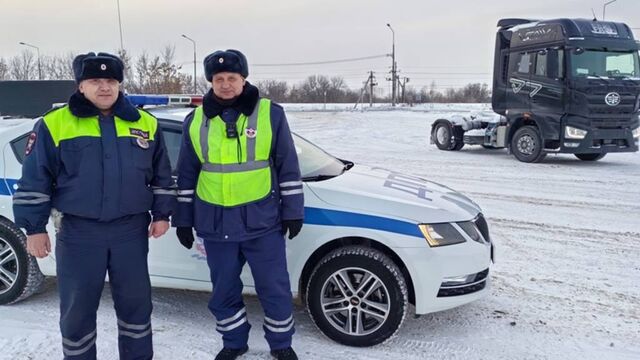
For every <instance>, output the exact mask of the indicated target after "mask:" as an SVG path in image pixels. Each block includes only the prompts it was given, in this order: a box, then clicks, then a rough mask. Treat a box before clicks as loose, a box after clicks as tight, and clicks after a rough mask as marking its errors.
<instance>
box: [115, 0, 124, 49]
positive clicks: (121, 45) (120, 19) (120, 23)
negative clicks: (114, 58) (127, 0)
mask: <svg viewBox="0 0 640 360" xmlns="http://www.w3.org/2000/svg"><path fill="white" fill-rule="evenodd" d="M116 2H117V4H118V28H119V29H120V51H124V44H123V42H122V17H121V16H120V0H116Z"/></svg>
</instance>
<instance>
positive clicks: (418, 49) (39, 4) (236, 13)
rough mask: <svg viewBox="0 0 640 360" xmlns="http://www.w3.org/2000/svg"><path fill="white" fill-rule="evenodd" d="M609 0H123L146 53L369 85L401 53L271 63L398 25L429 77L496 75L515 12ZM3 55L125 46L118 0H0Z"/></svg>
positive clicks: (376, 40)
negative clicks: (231, 58)
mask: <svg viewBox="0 0 640 360" xmlns="http://www.w3.org/2000/svg"><path fill="white" fill-rule="evenodd" d="M604 2H605V1H604V0H530V1H522V0H511V1H507V0H441V1H434V0H385V1H380V0H316V1H306V0H272V1H258V0H235V1H233V0H229V1H218V0H209V1H198V0H176V1H158V0H156V1H151V0H120V11H121V15H122V29H123V37H124V41H123V42H124V47H125V49H127V51H129V52H130V53H131V54H133V55H134V56H136V55H139V54H140V53H141V52H142V51H147V52H149V53H151V54H155V53H158V52H159V51H160V50H161V49H162V48H163V47H164V46H166V45H174V46H175V51H176V62H177V63H179V64H180V65H183V66H184V67H183V70H184V71H188V72H189V73H192V69H193V65H192V64H193V63H192V61H193V47H192V44H191V43H190V42H188V41H187V40H185V39H183V38H181V37H180V35H181V34H186V35H187V36H190V37H191V38H193V39H194V40H195V41H196V43H197V60H198V67H197V71H198V74H199V76H201V75H202V65H201V61H202V59H203V58H204V56H205V55H207V54H208V53H210V52H212V51H214V50H216V49H221V48H236V49H239V50H241V51H242V52H244V53H245V54H246V55H247V57H248V59H249V64H250V69H249V72H250V75H249V80H250V81H254V82H257V81H259V80H262V79H274V78H275V79H281V80H286V81H288V82H290V83H296V82H299V81H300V80H301V79H303V78H304V77H306V76H307V75H310V74H326V75H340V76H343V77H344V78H345V80H347V82H348V84H349V85H350V86H352V87H354V88H355V87H358V86H360V85H359V84H361V83H362V81H364V80H366V77H367V73H368V71H369V70H373V71H374V72H375V75H376V77H377V79H378V83H379V84H380V85H381V87H388V86H389V85H388V83H387V82H385V81H384V78H385V76H386V73H387V72H388V71H389V69H390V65H391V60H390V58H378V59H370V60H366V61H358V62H346V63H338V64H328V65H314V66H277V67H265V66H258V65H259V64H285V63H300V62H316V61H325V60H339V59H350V58H359V57H367V56H373V55H381V54H387V53H390V52H391V40H392V33H391V31H390V30H389V28H387V26H386V24H387V23H390V24H391V26H392V27H393V29H394V31H395V40H396V54H397V63H398V69H399V70H400V71H401V76H407V77H409V78H410V79H411V80H410V82H409V84H411V85H413V86H415V87H417V88H420V87H422V86H424V85H429V84H430V83H431V82H432V81H435V82H436V84H437V85H438V86H439V87H441V88H445V87H448V86H449V85H455V86H459V85H461V84H465V83H468V82H473V81H476V82H487V83H490V79H491V72H492V61H493V46H494V40H495V31H496V23H497V21H498V19H500V18H505V17H520V18H541V19H547V18H557V17H582V18H592V17H593V15H592V12H591V9H592V8H593V9H594V11H595V12H596V15H597V16H598V18H601V17H602V7H603V4H604ZM0 5H1V7H0V33H1V34H2V36H1V37H0V49H2V52H0V57H4V58H8V57H11V56H14V55H16V54H19V53H20V52H21V51H23V50H25V49H26V48H25V47H23V46H20V45H18V42H20V41H23V42H27V43H31V44H33V45H36V46H39V47H40V53H41V55H43V56H44V55H54V54H55V55H61V54H64V53H67V52H70V51H71V52H74V53H78V52H87V51H109V52H115V51H116V50H117V49H118V48H119V47H120V37H119V31H118V12H117V0H76V1H73V0H31V1H17V0H0ZM606 19H608V20H615V21H622V22H626V23H627V24H629V25H630V26H631V27H634V28H639V29H638V30H636V33H638V34H640V0H617V2H615V3H613V4H610V5H608V6H607V9H606Z"/></svg>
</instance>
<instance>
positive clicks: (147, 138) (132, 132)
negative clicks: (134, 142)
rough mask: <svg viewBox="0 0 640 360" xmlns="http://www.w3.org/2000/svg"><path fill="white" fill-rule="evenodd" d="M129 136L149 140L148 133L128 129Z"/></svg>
mask: <svg viewBox="0 0 640 360" xmlns="http://www.w3.org/2000/svg"><path fill="white" fill-rule="evenodd" d="M129 134H131V135H133V136H138V137H141V138H143V139H146V140H149V132H148V131H144V130H140V129H134V128H130V129H129Z"/></svg>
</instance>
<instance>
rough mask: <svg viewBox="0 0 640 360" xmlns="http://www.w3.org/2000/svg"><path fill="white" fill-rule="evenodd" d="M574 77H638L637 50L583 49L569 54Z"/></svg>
mask: <svg viewBox="0 0 640 360" xmlns="http://www.w3.org/2000/svg"><path fill="white" fill-rule="evenodd" d="M571 73H572V75H573V76H574V77H588V76H595V77H606V78H640V65H639V61H638V52H637V51H632V52H631V51H628V52H616V51H599V50H585V51H583V52H582V53H578V54H577V53H576V52H573V53H572V54H571Z"/></svg>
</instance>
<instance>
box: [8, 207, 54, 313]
mask: <svg viewBox="0 0 640 360" xmlns="http://www.w3.org/2000/svg"><path fill="white" fill-rule="evenodd" d="M43 283H44V275H42V273H41V272H40V268H39V267H38V263H37V261H36V258H35V257H33V256H31V255H29V254H28V253H27V237H26V236H25V235H24V233H23V232H22V231H20V229H18V228H17V227H16V226H15V225H14V224H13V223H12V222H10V221H9V220H7V219H3V218H0V305H5V304H12V303H15V302H18V301H21V300H24V299H26V298H28V297H29V296H31V295H33V294H34V293H37V292H38V291H40V289H41V288H42V284H43Z"/></svg>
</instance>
